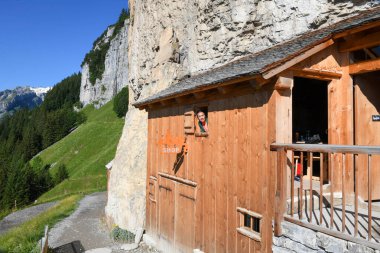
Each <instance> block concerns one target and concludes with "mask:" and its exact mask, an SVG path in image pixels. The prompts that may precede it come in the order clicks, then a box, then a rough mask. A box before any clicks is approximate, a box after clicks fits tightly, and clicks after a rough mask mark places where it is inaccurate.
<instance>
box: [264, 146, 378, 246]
mask: <svg viewBox="0 0 380 253" xmlns="http://www.w3.org/2000/svg"><path fill="white" fill-rule="evenodd" d="M271 150H272V151H275V152H276V153H277V162H276V165H277V168H276V199H275V201H276V203H275V206H276V209H275V217H274V233H275V235H276V236H280V235H281V234H282V231H281V230H282V229H281V222H282V221H283V220H286V221H288V222H292V223H295V224H297V225H300V226H303V227H307V228H310V229H313V230H315V231H319V232H322V233H326V234H328V235H331V236H334V237H337V238H340V239H344V240H348V241H352V242H356V243H360V244H363V245H365V246H368V247H371V248H375V249H380V202H378V201H379V197H378V196H380V192H379V190H378V188H377V185H378V182H379V178H377V173H378V171H379V170H380V146H346V145H323V144H277V143H274V144H272V145H271ZM313 170H319V173H318V177H317V178H316V177H315V175H314V174H315V173H314V174H313ZM379 172H380V171H379ZM297 173H299V175H298V174H297ZM374 175H375V176H374ZM379 175H380V174H379ZM375 186H376V187H375Z"/></svg>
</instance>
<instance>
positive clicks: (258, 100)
mask: <svg viewBox="0 0 380 253" xmlns="http://www.w3.org/2000/svg"><path fill="white" fill-rule="evenodd" d="M272 89H273V87H267V88H266V89H265V90H262V91H259V92H257V93H256V94H248V95H244V96H240V97H232V98H230V99H224V100H216V101H210V102H209V107H208V119H209V131H210V134H209V136H208V137H195V136H194V135H188V137H187V144H188V147H189V151H188V154H186V155H185V158H184V161H183V163H182V165H181V166H180V168H179V170H178V171H177V173H175V172H174V171H173V164H174V162H175V159H176V154H164V153H162V152H161V150H160V148H161V149H162V147H159V145H157V143H159V141H160V139H162V138H164V136H165V134H166V133H168V132H169V133H170V134H171V135H172V136H174V137H178V136H182V137H184V129H183V121H184V116H183V114H184V112H185V111H186V109H187V108H186V107H185V106H177V107H171V108H166V109H160V110H156V111H151V112H150V113H149V124H148V131H149V135H148V139H149V140H148V143H149V145H148V157H149V158H148V179H147V180H148V181H147V185H148V188H147V192H150V191H152V189H151V187H149V184H151V185H152V182H153V184H154V182H155V179H157V181H156V182H157V186H156V188H155V189H157V193H156V196H157V199H156V200H157V201H156V202H154V201H152V200H151V199H149V198H147V232H148V234H150V235H151V236H153V237H155V238H156V240H157V241H158V242H159V247H160V248H161V249H165V250H166V251H165V252H174V251H175V252H192V249H194V248H199V249H201V250H203V251H204V252H208V253H211V252H215V253H216V252H218V253H219V252H236V253H237V252H239V253H240V252H268V251H270V250H271V245H272V216H273V208H274V207H273V203H274V201H273V199H274V180H273V176H274V175H273V170H271V169H270V166H271V165H270V164H271V157H270V156H271V153H270V152H269V146H270V143H272V142H273V141H274V140H275V131H274V128H275V125H274V124H273V120H274V116H273V115H272V114H273V113H274V110H275V109H273V107H274V103H275V96H274V95H273V90H272ZM160 172H161V173H166V174H169V175H173V176H176V177H178V178H181V179H187V180H190V181H193V182H195V183H196V184H197V186H196V187H191V186H188V185H185V184H183V183H179V182H175V181H173V180H170V179H167V178H164V177H162V176H160V174H159V173H160ZM151 195H152V194H149V196H151ZM237 207H243V208H246V209H248V210H251V211H254V212H257V213H260V214H262V215H263V219H262V241H261V242H258V241H254V240H252V239H250V238H248V237H246V236H244V235H242V234H240V233H238V232H237V230H236V229H237V227H238V226H239V216H238V213H237V210H236V208H237Z"/></svg>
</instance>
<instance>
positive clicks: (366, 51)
mask: <svg viewBox="0 0 380 253" xmlns="http://www.w3.org/2000/svg"><path fill="white" fill-rule="evenodd" d="M363 50H364V52H365V53H366V54H368V56H369V57H370V58H371V59H376V58H377V57H376V55H375V54H374V53H372V52H371V50H369V49H368V48H363Z"/></svg>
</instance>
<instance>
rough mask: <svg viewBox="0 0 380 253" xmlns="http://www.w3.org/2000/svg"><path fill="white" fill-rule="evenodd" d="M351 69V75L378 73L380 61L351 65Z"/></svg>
mask: <svg viewBox="0 0 380 253" xmlns="http://www.w3.org/2000/svg"><path fill="white" fill-rule="evenodd" d="M349 69H350V75H356V74H363V73H367V72H373V71H378V70H380V59H375V60H369V61H364V62H359V63H355V64H351V65H350V66H349Z"/></svg>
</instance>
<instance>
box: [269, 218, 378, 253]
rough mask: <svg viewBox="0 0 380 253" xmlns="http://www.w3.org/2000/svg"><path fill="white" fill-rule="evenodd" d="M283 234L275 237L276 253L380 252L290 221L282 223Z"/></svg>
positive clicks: (274, 246) (274, 248)
mask: <svg viewBox="0 0 380 253" xmlns="http://www.w3.org/2000/svg"><path fill="white" fill-rule="evenodd" d="M282 229H283V236H281V237H273V252H274V253H287V252H297V253H298V252H299V253H308V252H310V253H317V252H318V253H323V252H329V253H347V252H355V253H364V252H369V253H375V252H376V253H379V252H380V251H378V250H374V249H371V248H368V247H366V246H363V245H361V244H357V243H353V242H349V241H345V240H341V239H338V238H335V237H333V236H329V235H327V234H323V233H320V232H316V231H313V230H311V229H307V228H304V227H301V226H297V225H295V224H292V223H289V222H283V223H282Z"/></svg>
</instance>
